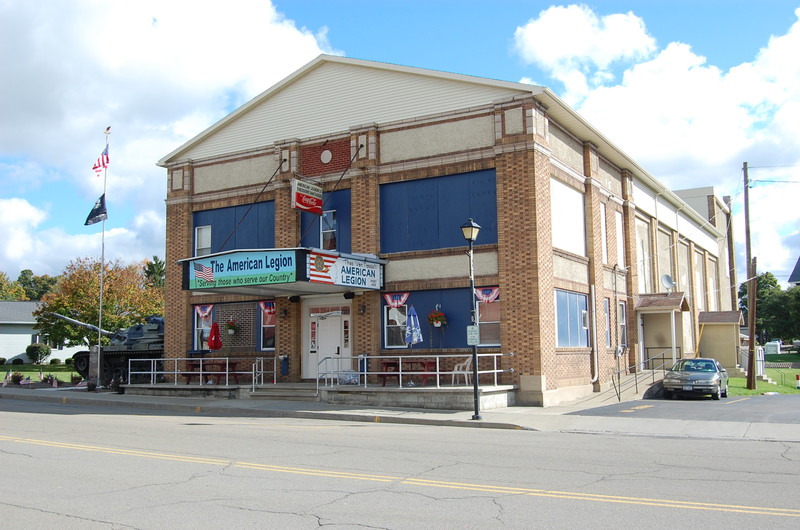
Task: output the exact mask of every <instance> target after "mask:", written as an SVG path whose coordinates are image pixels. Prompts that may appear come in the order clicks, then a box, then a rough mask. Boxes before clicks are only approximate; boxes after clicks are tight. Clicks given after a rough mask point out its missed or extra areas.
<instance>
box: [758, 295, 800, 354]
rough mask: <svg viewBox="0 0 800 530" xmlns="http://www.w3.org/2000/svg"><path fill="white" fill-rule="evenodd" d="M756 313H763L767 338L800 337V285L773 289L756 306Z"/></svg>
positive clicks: (762, 318)
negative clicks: (785, 288) (784, 289)
mask: <svg viewBox="0 0 800 530" xmlns="http://www.w3.org/2000/svg"><path fill="white" fill-rule="evenodd" d="M757 303H759V304H760V303H761V302H757ZM756 313H758V314H759V315H761V320H762V322H763V324H764V335H765V339H766V340H773V339H782V340H784V341H790V340H794V339H798V338H800V287H793V288H791V289H789V290H786V291H781V290H778V291H772V292H771V293H770V294H769V295H767V297H766V298H765V300H764V302H763V304H762V305H757V306H756Z"/></svg>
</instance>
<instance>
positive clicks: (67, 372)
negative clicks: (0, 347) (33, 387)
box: [0, 364, 78, 383]
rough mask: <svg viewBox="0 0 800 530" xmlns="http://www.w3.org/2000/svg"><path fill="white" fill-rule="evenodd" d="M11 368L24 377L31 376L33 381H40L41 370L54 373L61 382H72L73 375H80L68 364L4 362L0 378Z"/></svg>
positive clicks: (43, 372) (0, 369)
mask: <svg viewBox="0 0 800 530" xmlns="http://www.w3.org/2000/svg"><path fill="white" fill-rule="evenodd" d="M9 370H11V373H12V374H13V373H14V372H19V373H21V374H22V375H23V376H24V377H30V378H31V381H39V370H41V371H42V375H45V376H46V375H48V374H52V375H54V376H55V378H56V379H58V380H59V381H61V382H64V383H71V382H72V376H76V375H78V372H76V371H75V370H74V368H73V367H72V365H68V364H3V365H0V372H2V374H0V378H5V374H6V373H7V372H8V371H9Z"/></svg>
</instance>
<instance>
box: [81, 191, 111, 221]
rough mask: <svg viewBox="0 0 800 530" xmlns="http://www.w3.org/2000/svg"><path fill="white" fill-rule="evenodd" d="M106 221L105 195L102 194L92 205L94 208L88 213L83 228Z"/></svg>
mask: <svg viewBox="0 0 800 530" xmlns="http://www.w3.org/2000/svg"><path fill="white" fill-rule="evenodd" d="M106 219H108V214H107V213H106V194H105V193H104V194H102V195H101V196H100V198H99V199H97V202H96V203H94V208H92V211H91V212H89V217H87V218H86V222H85V223H83V224H84V226H89V225H93V224H95V223H99V222H100V221H105V220H106Z"/></svg>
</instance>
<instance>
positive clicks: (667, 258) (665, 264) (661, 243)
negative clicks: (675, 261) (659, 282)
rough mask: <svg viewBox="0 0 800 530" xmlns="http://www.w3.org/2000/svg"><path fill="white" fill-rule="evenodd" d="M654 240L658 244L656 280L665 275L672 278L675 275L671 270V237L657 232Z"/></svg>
mask: <svg viewBox="0 0 800 530" xmlns="http://www.w3.org/2000/svg"><path fill="white" fill-rule="evenodd" d="M656 239H657V244H658V278H659V279H660V278H662V277H663V276H664V275H665V274H668V275H669V276H670V277H672V276H673V275H674V274H675V273H674V272H673V270H672V235H671V234H669V233H668V232H665V231H663V230H659V231H658V234H657V235H656ZM660 289H664V286H661V287H660Z"/></svg>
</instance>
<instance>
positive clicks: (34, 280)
mask: <svg viewBox="0 0 800 530" xmlns="http://www.w3.org/2000/svg"><path fill="white" fill-rule="evenodd" d="M57 282H58V276H55V277H50V276H48V275H47V274H45V275H44V276H36V275H35V274H33V271H32V270H30V269H25V270H23V271H22V272H20V273H19V277H17V283H19V284H20V285H21V286H22V288H23V289H25V294H26V295H27V296H28V298H29V299H30V300H41V299H42V297H43V296H44V295H45V294H47V293H49V292H50V291H51V290H52V289H53V287H55V285H56V283H57Z"/></svg>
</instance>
